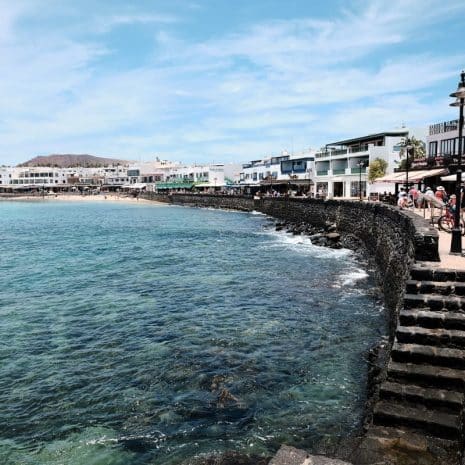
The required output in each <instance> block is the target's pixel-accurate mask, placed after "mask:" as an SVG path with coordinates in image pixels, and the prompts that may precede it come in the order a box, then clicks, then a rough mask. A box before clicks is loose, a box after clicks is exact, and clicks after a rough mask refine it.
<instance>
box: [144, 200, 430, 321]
mask: <svg viewBox="0 0 465 465" xmlns="http://www.w3.org/2000/svg"><path fill="white" fill-rule="evenodd" d="M144 197H146V198H149V199H152V200H157V201H162V202H168V203H173V204H178V205H186V206H187V205H188V206H196V207H214V208H225V209H234V210H241V211H252V210H256V211H260V212H262V213H266V214H268V215H270V216H272V217H274V218H277V219H280V220H285V221H290V222H294V223H302V222H304V223H308V224H311V225H315V226H324V225H325V223H326V222H328V221H329V222H331V223H335V224H336V226H337V229H338V231H339V232H341V233H342V234H346V235H347V234H351V235H353V236H355V237H356V238H358V239H359V240H360V241H361V242H362V243H363V244H364V246H365V249H366V251H367V252H368V254H369V256H370V257H371V258H372V259H373V261H374V263H375V264H376V267H377V270H378V278H379V282H380V285H381V287H382V291H383V294H384V300H385V304H386V307H387V308H388V309H389V310H390V312H391V322H392V327H393V328H394V327H395V324H396V320H397V314H398V310H399V307H400V305H401V303H402V296H403V294H404V289H405V281H406V280H407V279H408V277H409V273H410V267H411V265H412V264H413V263H414V262H415V261H439V252H438V241H439V238H438V233H437V231H436V230H435V229H434V228H432V227H431V226H430V224H429V223H428V222H427V221H426V220H424V219H423V218H421V217H420V216H418V215H416V214H414V213H411V212H409V211H405V210H403V211H402V210H399V209H398V208H395V207H391V206H389V205H385V204H381V203H375V202H357V201H340V200H319V199H301V198H282V197H281V198H264V199H253V198H252V197H243V196H217V195H200V194H175V195H160V194H153V193H147V194H145V195H144Z"/></svg>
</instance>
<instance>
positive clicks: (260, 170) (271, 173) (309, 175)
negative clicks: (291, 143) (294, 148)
mask: <svg viewBox="0 0 465 465" xmlns="http://www.w3.org/2000/svg"><path fill="white" fill-rule="evenodd" d="M314 155H315V151H314V150H312V149H309V150H307V151H303V152H299V153H296V154H293V155H291V154H289V153H288V152H287V151H283V152H282V153H281V155H279V156H274V157H273V156H271V157H267V158H263V159H261V160H253V161H251V162H249V163H245V164H243V165H242V172H241V173H240V184H241V185H242V186H244V187H245V186H247V187H259V186H266V187H267V188H268V187H273V186H275V187H276V188H277V187H278V186H280V185H289V184H292V185H293V186H294V187H295V186H299V185H300V186H303V188H304V190H305V191H308V190H310V186H311V185H313V175H314V161H315V157H314Z"/></svg>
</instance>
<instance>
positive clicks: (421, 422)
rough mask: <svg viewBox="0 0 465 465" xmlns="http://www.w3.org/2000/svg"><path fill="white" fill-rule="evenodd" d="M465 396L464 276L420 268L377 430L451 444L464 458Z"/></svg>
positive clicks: (376, 415) (403, 315)
mask: <svg viewBox="0 0 465 465" xmlns="http://www.w3.org/2000/svg"><path fill="white" fill-rule="evenodd" d="M464 392H465V272H459V271H456V270H444V269H442V270H441V269H437V270H434V269H426V268H421V267H419V266H415V267H413V268H412V270H411V279H410V280H409V281H407V286H406V294H405V296H404V308H403V309H402V310H401V312H400V315H399V323H398V326H397V329H396V334H395V341H394V344H393V347H392V351H391V358H390V361H389V365H388V368H387V377H386V379H385V380H384V381H383V383H382V384H381V386H380V390H379V400H378V402H377V403H376V405H375V407H374V412H373V425H374V426H375V427H378V426H379V427H387V428H395V429H400V430H404V431H412V433H414V434H423V435H425V436H428V437H432V438H439V439H441V440H446V441H451V442H453V443H455V444H456V446H457V451H458V452H460V451H461V447H462V443H463V435H464V430H463V407H464Z"/></svg>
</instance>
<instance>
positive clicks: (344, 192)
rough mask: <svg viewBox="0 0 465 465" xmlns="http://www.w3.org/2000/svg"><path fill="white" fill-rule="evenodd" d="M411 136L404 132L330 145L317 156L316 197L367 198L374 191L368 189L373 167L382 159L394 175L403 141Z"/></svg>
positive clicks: (380, 134)
mask: <svg viewBox="0 0 465 465" xmlns="http://www.w3.org/2000/svg"><path fill="white" fill-rule="evenodd" d="M408 134H409V132H408V130H407V129H402V130H397V131H390V132H382V133H379V134H370V135H367V136H363V137H357V138H354V139H346V140H341V141H337V142H332V143H330V144H327V145H326V146H325V148H324V149H323V150H322V151H320V152H319V153H317V154H316V155H315V183H316V194H317V195H319V196H322V197H329V198H332V197H358V196H359V195H360V190H361V191H362V196H363V197H365V196H366V195H369V194H370V190H373V188H374V186H370V185H368V186H367V173H368V166H369V164H370V163H371V162H372V161H373V160H374V159H376V158H380V159H382V160H385V161H386V162H387V163H388V167H387V173H392V172H393V171H394V168H397V167H398V163H399V153H400V149H401V142H402V140H403V139H402V138H403V137H407V136H408ZM370 187H371V189H370ZM387 187H388V186H384V189H386V188H387Z"/></svg>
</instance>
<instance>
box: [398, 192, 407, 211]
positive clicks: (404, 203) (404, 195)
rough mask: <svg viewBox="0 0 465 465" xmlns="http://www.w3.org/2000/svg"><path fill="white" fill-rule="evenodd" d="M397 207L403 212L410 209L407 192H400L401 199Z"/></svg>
mask: <svg viewBox="0 0 465 465" xmlns="http://www.w3.org/2000/svg"><path fill="white" fill-rule="evenodd" d="M397 206H398V207H399V208H400V209H401V210H403V209H404V208H407V207H408V197H407V193H406V192H405V191H401V192H399V199H398V200H397Z"/></svg>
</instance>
